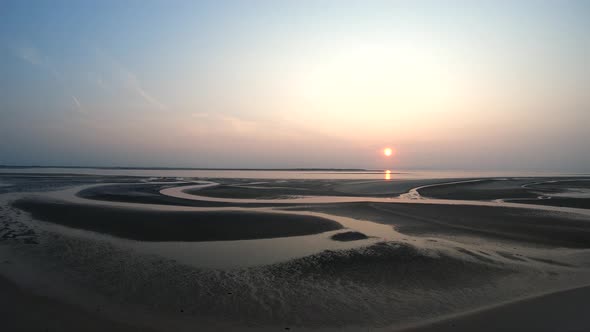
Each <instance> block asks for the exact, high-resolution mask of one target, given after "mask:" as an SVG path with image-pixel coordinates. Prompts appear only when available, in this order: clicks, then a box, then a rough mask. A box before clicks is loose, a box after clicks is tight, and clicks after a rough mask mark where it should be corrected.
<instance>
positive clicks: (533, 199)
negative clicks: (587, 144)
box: [419, 178, 590, 209]
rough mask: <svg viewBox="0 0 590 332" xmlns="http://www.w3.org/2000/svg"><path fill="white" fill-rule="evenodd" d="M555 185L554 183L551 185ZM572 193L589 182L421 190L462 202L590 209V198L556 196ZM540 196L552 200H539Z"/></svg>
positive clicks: (490, 183)
mask: <svg viewBox="0 0 590 332" xmlns="http://www.w3.org/2000/svg"><path fill="white" fill-rule="evenodd" d="M548 181H555V182H548ZM569 189H586V190H588V189H590V180H588V179H587V178H526V179H522V178H517V179H508V180H506V179H484V180H481V181H477V182H467V183H455V184H441V185H436V186H432V187H426V188H422V189H420V190H419V193H420V195H421V196H423V197H429V198H442V199H460V200H497V199H503V200H506V201H513V202H516V203H524V204H539V205H550V206H562V207H573V208H582V209H588V208H590V198H579V197H562V196H554V195H559V194H561V193H564V192H567V191H568V190H569ZM539 196H543V197H549V198H550V199H538V197H539Z"/></svg>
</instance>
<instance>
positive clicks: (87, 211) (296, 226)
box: [14, 199, 342, 241]
mask: <svg viewBox="0 0 590 332" xmlns="http://www.w3.org/2000/svg"><path fill="white" fill-rule="evenodd" d="M14 206H15V207H17V208H19V209H21V210H24V211H27V212H29V213H31V214H32V216H33V217H34V218H37V219H41V220H44V221H48V222H53V223H57V224H61V225H64V226H68V227H72V228H79V229H85V230H89V231H94V232H100V233H106V234H110V235H113V236H117V237H121V238H126V239H132V240H139V241H227V240H245V239H265V238H277V237H288V236H298V235H309V234H317V233H322V232H327V231H332V230H336V229H340V228H342V226H341V225H340V224H339V223H337V222H335V221H332V220H328V219H324V218H319V217H313V216H301V215H288V214H276V213H260V212H234V211H214V212H194V211H157V210H147V209H146V210H144V209H129V208H120V207H104V206H92V205H82V204H72V203H65V202H59V201H52V200H45V199H21V200H18V201H16V202H15V203H14Z"/></svg>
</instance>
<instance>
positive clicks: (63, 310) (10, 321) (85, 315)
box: [0, 276, 151, 332]
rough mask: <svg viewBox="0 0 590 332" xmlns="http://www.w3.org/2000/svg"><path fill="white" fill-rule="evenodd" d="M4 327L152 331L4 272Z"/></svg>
mask: <svg viewBox="0 0 590 332" xmlns="http://www.w3.org/2000/svg"><path fill="white" fill-rule="evenodd" d="M0 294H1V296H0V330H1V331H6V332H41V331H42V332H45V331H47V332H79V331H88V332H93V331H96V332H105V331H113V332H117V331H121V332H123V331H125V332H127V331H129V332H132V331H146V332H148V331H151V330H150V329H147V328H138V327H134V326H132V325H128V324H124V323H120V322H113V321H110V320H108V319H105V318H104V317H102V316H101V315H100V313H99V312H96V313H92V312H87V311H85V310H83V309H80V308H79V307H77V306H73V305H70V304H66V303H63V302H60V301H57V300H54V299H51V298H48V297H44V296H38V295H34V294H32V293H30V292H29V291H27V290H24V289H22V288H20V287H18V286H17V285H15V284H14V283H12V282H11V281H9V280H7V279H5V278H3V277H1V276H0Z"/></svg>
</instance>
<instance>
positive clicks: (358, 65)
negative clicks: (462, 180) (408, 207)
mask: <svg viewBox="0 0 590 332" xmlns="http://www.w3.org/2000/svg"><path fill="white" fill-rule="evenodd" d="M589 87H590V1H579V2H575V1H547V2H542V1H488V2H486V1H461V2H460V1H451V2H443V1H407V2H406V1H393V0H391V1H319V0H318V1H301V0H297V1H227V2H226V1H209V2H205V1H200V2H199V1H189V2H177V1H161V2H157V1H143V0H142V1H126V0H124V1H102V0H101V1H57V0H51V1H42V0H35V1H20V0H19V1H1V0H0V164H20V165H22V164H42V165H97V166H192V167H365V168H392V169H395V168H444V169H449V168H450V169H502V170H504V169H519V170H520V169H544V170H563V171H590V90H589ZM386 146H391V147H392V148H393V149H394V150H395V151H396V154H395V156H394V157H393V158H389V159H388V158H384V157H383V156H382V154H381V150H382V149H383V148H384V147H386Z"/></svg>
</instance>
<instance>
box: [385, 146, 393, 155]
mask: <svg viewBox="0 0 590 332" xmlns="http://www.w3.org/2000/svg"><path fill="white" fill-rule="evenodd" d="M383 154H384V155H385V156H386V157H391V155H392V154H393V150H392V149H391V148H385V149H383Z"/></svg>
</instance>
